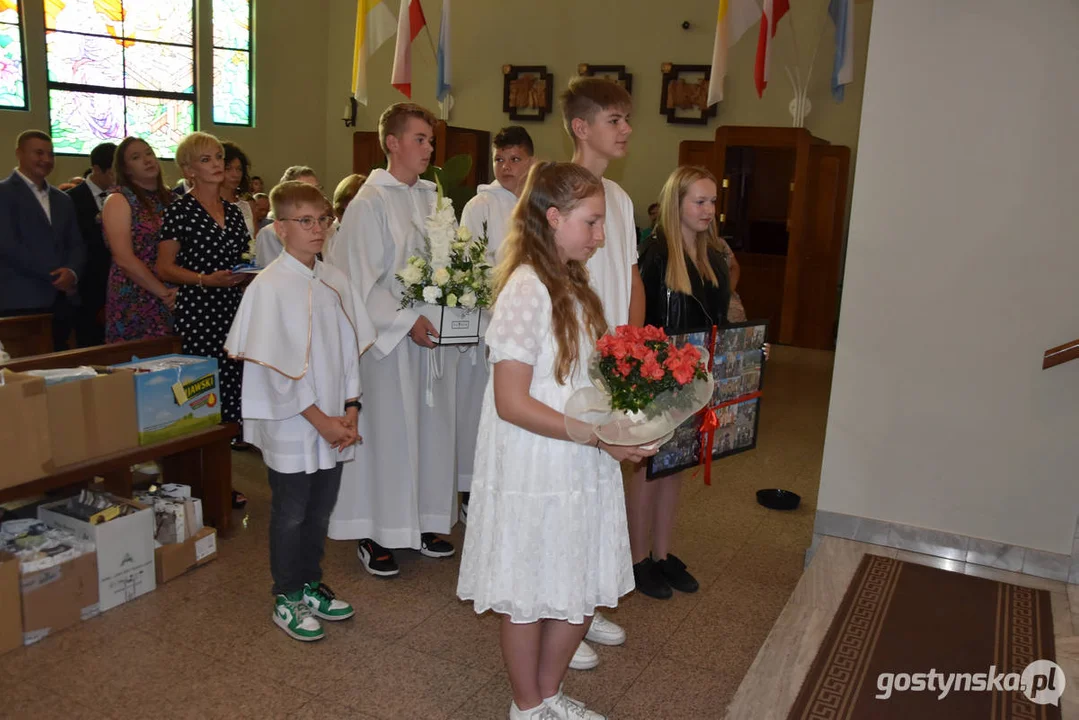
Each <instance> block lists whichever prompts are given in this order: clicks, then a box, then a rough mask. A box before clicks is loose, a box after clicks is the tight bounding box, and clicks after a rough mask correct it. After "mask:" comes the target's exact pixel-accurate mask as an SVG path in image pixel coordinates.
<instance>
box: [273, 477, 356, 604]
mask: <svg viewBox="0 0 1079 720" xmlns="http://www.w3.org/2000/svg"><path fill="white" fill-rule="evenodd" d="M341 469H342V465H341V463H337V467H335V468H333V469H332V470H319V471H318V472H315V473H311V474H307V473H279V472H277V471H276V470H273V469H269V468H267V470H269V480H270V490H272V491H273V503H272V505H271V508H270V574H271V575H272V576H273V593H274V594H275V595H279V594H286V595H287V594H290V593H294V592H296V591H298V590H302V589H303V586H304V585H305V584H306V583H317V582H321V580H322V554H323V550H324V548H325V546H326V528H327V527H328V526H329V524H330V513H332V512H333V506H334V505H336V504H337V491H338V489H339V488H340V487H341Z"/></svg>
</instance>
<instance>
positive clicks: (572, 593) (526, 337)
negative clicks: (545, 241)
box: [457, 265, 633, 623]
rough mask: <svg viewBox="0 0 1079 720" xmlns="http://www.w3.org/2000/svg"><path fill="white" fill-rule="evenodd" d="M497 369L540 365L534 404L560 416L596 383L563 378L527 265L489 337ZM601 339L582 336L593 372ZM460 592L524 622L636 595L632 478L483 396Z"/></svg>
mask: <svg viewBox="0 0 1079 720" xmlns="http://www.w3.org/2000/svg"><path fill="white" fill-rule="evenodd" d="M486 340H487V346H488V347H489V348H490V352H491V362H492V363H497V362H499V361H502V360H517V361H519V362H524V363H528V364H529V365H532V366H533V375H532V387H531V390H530V393H531V395H532V397H534V398H536V399H537V400H539V401H540V402H542V403H544V404H546V405H548V406H550V407H552V408H554V409H555V410H558V411H559V412H561V411H562V409H563V408H564V407H565V404H566V400H567V398H569V396H570V395H571V394H572V393H573V391H574V390H576V389H578V388H580V387H582V386H584V385H585V384H586V383H588V380H587V376H586V374H585V373H584V372H583V370H581V369H579V370H578V372H577V373H575V374H574V376H573V377H572V378H570V379H569V380H568V381H567V384H566V385H559V384H558V383H557V382H556V381H555V377H554V365H555V356H556V354H557V344H556V341H555V338H554V336H553V334H552V332H551V299H550V296H549V295H548V293H547V288H546V287H545V286H544V285H543V283H542V282H540V279H539V278H538V277H537V276H536V274H535V272H534V271H533V270H532V268H531V267H529V266H527V265H526V266H521V267H519V268H518V269H517V270H515V271H514V273H513V275H512V276H511V277H510V279H509V282H508V283H507V284H506V287H505V288H504V289H503V291H502V293H501V295H500V296H499V298H498V302H497V303H496V304H495V307H494V315H493V317H492V319H491V325H490V327H489V328H488V330H487V334H486ZM592 348H593V343H592V342H590V341H589V340H587V338H585V337H582V342H581V359H580V363H579V367H580V368H583V367H584V366H585V362H586V361H587V358H588V356H589V355H590V354H591V352H592ZM471 492H472V494H471V496H470V498H469V503H468V526H467V530H466V533H465V544H464V550H463V551H462V555H461V575H460V578H459V579H458V583H457V594H458V596H459V597H460V598H461V599H462V600H471V601H472V602H473V603H474V605H475V610H476V612H477V613H482V612H485V611H487V610H494V611H495V612H497V613H502V614H506V615H509V616H510V619H511V621H513V622H515V623H530V622H535V621H537V620H541V619H557V620H568V621H570V622H572V623H582V622H584V618H585V616H588V615H592V614H593V613H594V612H595V609H596V607H614V606H616V605H617V604H618V598H619V597H621V596H622V595H625V594H626V593H628V592H629V591H630V590H632V589H633V562H632V559H631V556H630V550H629V531H628V528H627V525H626V506H625V499H624V495H623V490H622V473H621V469H620V468H619V465H618V463H617V462H615V460H614V459H612V458H611V457H610V456H609V455H607V454H606V453H601V452H598V451H597V450H596V449H595V448H593V447H587V446H584V445H578V444H575V443H572V442H567V441H562V440H554V439H552V438H547V437H542V436H540V435H535V434H533V433H530V432H528V431H527V430H524V429H523V428H520V427H518V426H516V425H512V424H510V423H508V422H506V421H504V420H502V419H501V418H499V417H498V413H497V412H496V410H495V403H494V383H493V381H492V382H488V384H487V388H486V391H485V393H484V396H483V409H482V411H481V414H480V425H479V435H478V439H477V443H476V463H475V474H474V476H473V479H472V491H471Z"/></svg>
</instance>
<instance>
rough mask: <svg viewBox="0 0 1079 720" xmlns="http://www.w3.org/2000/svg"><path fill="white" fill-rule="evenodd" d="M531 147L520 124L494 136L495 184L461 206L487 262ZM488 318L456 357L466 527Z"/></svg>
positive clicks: (505, 228)
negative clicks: (484, 242) (483, 246)
mask: <svg viewBox="0 0 1079 720" xmlns="http://www.w3.org/2000/svg"><path fill="white" fill-rule="evenodd" d="M534 155H535V147H534V146H533V145H532V137H531V136H530V135H529V134H528V131H527V130H525V129H524V128H523V127H521V126H520V125H511V126H509V127H504V128H502V129H501V130H499V131H498V134H497V135H495V137H494V140H492V141H491V158H492V165H493V166H494V171H495V181H494V182H493V183H491V184H490V185H480V186H479V188H477V190H476V197H474V198H472V199H471V200H469V201H468V202H467V203H466V204H465V209H464V210H463V211H462V212H461V225H462V226H463V227H466V228H468V229H469V230H470V231H471V232H472V234H473V235H474V236H475V237H480V236H481V235H483V233H484V227H485V226H486V232H487V262H489V263H490V264H491V266H492V267H494V266H495V265H497V264H498V262H497V255H498V249H499V247H500V246H501V245H502V241H503V240H505V239H506V236H507V235H508V234H509V231H510V215H512V214H513V208H514V207H515V206H516V205H517V198H519V197H520V195H521V191H522V190H523V189H524V185H525V180H526V179H528V170H529V168H531V167H532V160H533V156H534ZM487 321H488V316H487V315H483V316H481V327H480V341H479V343H478V344H477V345H475V346H473V349H472V350H470V351H469V352H467V353H465V354H464V357H461V358H459V360H458V366H457V490H458V491H459V492H460V493H461V521H462V522H468V491H469V489H470V488H471V487H472V466H473V461H474V460H475V454H476V433H477V431H478V430H479V426H480V408H481V407H482V405H483V392H484V390H485V389H486V388H487V380H488V378H489V377H490V373H489V372H488V370H487V361H486V357H485V356H486V353H487V343H486V342H485V341H484V340H483V336H484V333H486V332H487Z"/></svg>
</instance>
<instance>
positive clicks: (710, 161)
mask: <svg viewBox="0 0 1079 720" xmlns="http://www.w3.org/2000/svg"><path fill="white" fill-rule="evenodd" d="M678 164H679V165H700V166H701V167H706V168H708V169H709V170H711V171H712V174H713V175H715V176H716V177H717V178H718V177H719V176H720V175H721V174H722V172H721V171H718V170H717V169H716V144H715V143H714V142H712V141H711V140H683V141H682V142H680V143H678Z"/></svg>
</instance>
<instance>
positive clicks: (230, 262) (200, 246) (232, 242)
mask: <svg viewBox="0 0 1079 720" xmlns="http://www.w3.org/2000/svg"><path fill="white" fill-rule="evenodd" d="M221 202H222V204H223V205H224V206H225V227H221V226H220V225H218V224H217V221H216V220H214V219H213V218H212V217H210V213H208V212H206V209H205V208H204V207H202V205H201V204H200V203H199V201H198V200H197V199H196V198H195V197H194V196H193V195H190V194H188V195H184V196H183V197H181V198H180V199H179V200H177V201H176V202H174V203H172V204H171V205H169V206H168V208H166V210H165V222H164V224H163V225H162V227H161V237H162V238H163V239H165V240H176V241H177V242H179V243H180V252H179V253H178V254H177V255H176V264H177V265H179V266H180V267H182V268H184V269H185V270H191V271H192V272H197V273H202V274H204V275H209V274H210V273H214V272H217V271H218V270H227V269H229V268H231V267H233V266H234V265H237V264H239V263H241V262H243V258H242V255H243V254H244V253H245V252H247V244H248V234H247V225H246V224H244V216H243V213H241V212H240V209H239V208H238V207H236V206H235V205H233V204H232V203H228V202H225V201H224V200H222V201H221ZM241 297H243V288H242V287H230V288H219V287H199V286H198V285H182V286H180V292H179V294H178V296H177V299H176V332H177V333H178V334H179V335H180V337H181V338H182V339H183V353H184V354H185V355H203V356H205V357H213V358H217V363H218V370H219V371H220V375H221V419H222V421H223V422H235V423H238V422H240V389H241V386H242V382H243V363H242V362H240V361H237V360H230V359H229V358H228V356H227V355H226V353H225V348H224V346H225V338H226V337H227V336H228V333H229V328H230V327H231V326H232V319H233V317H235V315H236V310H237V308H239V307H240V298H241Z"/></svg>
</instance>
